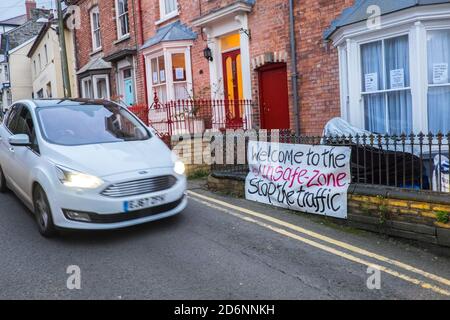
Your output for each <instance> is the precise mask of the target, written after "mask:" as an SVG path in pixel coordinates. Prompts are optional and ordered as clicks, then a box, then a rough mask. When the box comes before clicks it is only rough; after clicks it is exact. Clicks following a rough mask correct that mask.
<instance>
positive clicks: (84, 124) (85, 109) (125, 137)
mask: <svg viewBox="0 0 450 320" xmlns="http://www.w3.org/2000/svg"><path fill="white" fill-rule="evenodd" d="M37 114H38V121H39V122H40V124H41V128H42V134H43V136H44V138H45V139H46V140H47V141H49V142H50V143H54V144H59V145H67V146H76V145H89V144H99V143H115V142H124V141H143V140H148V139H150V138H151V135H150V133H149V132H148V131H147V129H146V128H145V127H144V126H143V125H141V123H140V122H139V121H138V120H136V118H135V117H134V116H133V115H132V114H131V113H130V112H128V111H127V110H126V109H124V108H121V107H119V106H117V105H115V104H112V103H105V104H96V105H85V104H82V105H78V106H61V107H59V108H53V107H48V108H40V109H39V110H38V112H37ZM61 132H63V134H61Z"/></svg>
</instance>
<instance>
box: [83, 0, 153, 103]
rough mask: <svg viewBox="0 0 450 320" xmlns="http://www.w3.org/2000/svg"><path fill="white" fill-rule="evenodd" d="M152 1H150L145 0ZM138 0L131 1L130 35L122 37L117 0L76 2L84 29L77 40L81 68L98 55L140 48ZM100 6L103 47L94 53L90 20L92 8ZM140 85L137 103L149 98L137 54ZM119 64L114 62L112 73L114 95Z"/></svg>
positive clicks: (104, 55) (84, 0) (111, 82)
mask: <svg viewBox="0 0 450 320" xmlns="http://www.w3.org/2000/svg"><path fill="white" fill-rule="evenodd" d="M143 2H144V3H148V2H150V1H143ZM137 3H138V1H137V0H130V1H129V8H128V9H129V31H130V36H129V38H127V39H125V40H122V41H119V40H118V34H117V23H116V8H115V0H101V1H100V0H80V1H78V2H77V3H76V4H77V5H79V6H80V9H81V29H79V30H77V31H76V34H75V41H76V44H77V47H76V50H77V64H78V69H80V68H81V67H83V66H84V65H85V64H86V63H88V62H89V60H90V59H92V58H94V57H96V56H97V54H98V55H101V56H103V57H107V56H109V55H111V54H113V53H116V52H119V51H121V50H123V49H137V48H138V46H139V45H140V34H139V30H140V27H139V12H138V6H137ZM95 6H98V8H99V12H100V26H101V27H100V28H101V29H100V30H101V38H102V50H101V52H98V53H96V54H95V55H94V54H92V53H93V52H92V36H91V23H90V10H91V9H92V8H93V7H95ZM135 59H136V67H137V68H136V72H135V73H136V87H137V92H136V96H137V103H144V102H145V86H144V81H143V76H144V66H143V60H142V57H141V56H136V57H135ZM116 72H117V70H116V66H115V64H114V63H113V68H112V70H111V74H110V87H111V96H112V97H114V96H117V95H118V92H117V90H116V88H117V85H116V77H115V74H116Z"/></svg>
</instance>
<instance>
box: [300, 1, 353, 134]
mask: <svg viewBox="0 0 450 320" xmlns="http://www.w3.org/2000/svg"><path fill="white" fill-rule="evenodd" d="M353 2H354V0H336V1H329V0H319V1H318V0H304V1H296V2H295V6H296V8H295V19H296V29H297V32H296V34H297V41H298V43H297V45H298V71H299V73H300V81H299V82H300V85H299V95H300V99H301V105H300V110H301V116H300V126H301V130H302V134H312V135H318V134H321V133H322V131H323V127H324V125H325V124H326V123H327V122H328V121H329V120H330V118H333V117H336V116H340V98H339V97H340V91H339V63H338V54H337V50H336V49H335V48H334V47H333V46H331V45H328V44H326V43H324V41H323V32H324V31H325V29H327V28H328V27H329V25H330V23H331V22H332V21H333V20H334V19H336V17H337V16H339V15H340V13H341V12H342V11H343V10H344V9H345V8H347V7H349V6H351V5H352V4H353Z"/></svg>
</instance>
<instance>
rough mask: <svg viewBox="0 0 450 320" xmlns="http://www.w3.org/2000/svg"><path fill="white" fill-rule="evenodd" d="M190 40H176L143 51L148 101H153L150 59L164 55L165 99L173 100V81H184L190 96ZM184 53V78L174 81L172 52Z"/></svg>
mask: <svg viewBox="0 0 450 320" xmlns="http://www.w3.org/2000/svg"><path fill="white" fill-rule="evenodd" d="M192 44H193V43H192V42H178V43H169V44H162V45H160V46H158V47H157V48H154V49H153V50H152V51H147V52H144V56H145V63H146V71H147V96H148V101H150V103H153V98H154V93H153V76H152V65H151V62H152V59H154V58H158V57H161V56H164V61H165V73H166V84H165V85H166V96H167V101H172V100H175V85H174V83H186V87H187V91H188V94H189V95H190V96H192V93H193V89H192V61H191V46H192ZM175 53H184V59H185V68H186V80H185V81H174V79H173V74H172V54H175Z"/></svg>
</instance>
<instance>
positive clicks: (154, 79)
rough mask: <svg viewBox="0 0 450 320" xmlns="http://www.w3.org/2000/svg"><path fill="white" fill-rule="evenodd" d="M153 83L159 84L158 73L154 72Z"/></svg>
mask: <svg viewBox="0 0 450 320" xmlns="http://www.w3.org/2000/svg"><path fill="white" fill-rule="evenodd" d="M153 83H158V72H153Z"/></svg>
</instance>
